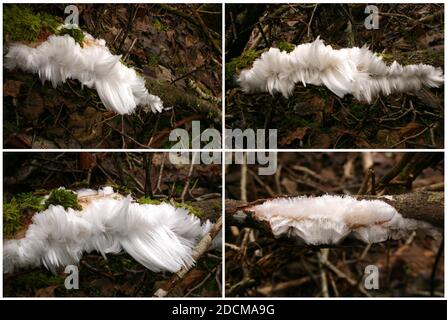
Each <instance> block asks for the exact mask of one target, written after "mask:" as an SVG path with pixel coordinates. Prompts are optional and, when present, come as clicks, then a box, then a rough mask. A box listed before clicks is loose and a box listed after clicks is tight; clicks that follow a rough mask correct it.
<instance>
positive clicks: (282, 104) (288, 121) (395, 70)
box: [225, 3, 444, 149]
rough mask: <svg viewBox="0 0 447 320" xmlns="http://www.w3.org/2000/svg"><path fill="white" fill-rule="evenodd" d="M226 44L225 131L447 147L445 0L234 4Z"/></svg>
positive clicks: (291, 141)
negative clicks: (429, 0) (432, 0)
mask: <svg viewBox="0 0 447 320" xmlns="http://www.w3.org/2000/svg"><path fill="white" fill-rule="evenodd" d="M225 49H226V51H225V52H226V56H225V61H226V64H225V96H226V100H225V104H226V106H225V117H226V119H225V126H226V128H227V130H234V129H236V128H239V129H242V130H249V129H253V130H257V129H261V130H262V129H264V130H269V129H270V130H277V132H276V135H277V148H278V149H335V148H339V149H431V148H438V149H442V148H444V76H443V70H444V4H443V3H435V4H429V3H423V4H412V3H398V4H384V3H378V4H374V5H373V4H367V3H291V4H273V3H262V4H250V3H238V4H233V3H230V4H226V6H225ZM247 148H251V147H247ZM256 148H258V149H259V148H272V147H271V144H266V145H265V146H256ZM273 148H274V149H276V146H275V147H273Z"/></svg>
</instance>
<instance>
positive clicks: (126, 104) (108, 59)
mask: <svg viewBox="0 0 447 320" xmlns="http://www.w3.org/2000/svg"><path fill="white" fill-rule="evenodd" d="M84 34H85V38H84V42H83V46H82V47H81V46H80V45H79V44H78V43H76V42H75V40H74V39H73V38H72V37H70V36H69V35H64V36H56V35H52V36H50V37H48V39H47V41H45V42H43V43H41V44H40V45H39V46H37V47H36V48H32V47H29V46H26V45H24V44H19V43H16V44H11V45H10V46H9V50H8V53H7V54H6V57H5V66H6V67H7V68H8V69H14V68H15V67H19V68H20V69H22V70H24V71H27V72H32V73H37V74H38V75H39V77H40V79H41V80H42V82H45V81H47V80H48V81H51V83H52V84H53V87H56V86H57V85H59V84H61V83H63V82H65V81H66V80H67V79H75V80H78V81H80V82H81V83H82V85H85V86H87V87H89V88H94V89H96V91H97V92H98V95H99V97H100V99H101V101H102V102H103V103H104V106H105V107H106V108H107V109H109V110H113V111H115V112H117V113H119V114H130V113H133V112H134V111H135V108H136V107H137V106H142V107H150V108H151V110H152V112H154V113H156V112H161V111H162V110H163V103H162V101H161V100H160V98H159V97H157V96H154V95H152V94H149V92H148V91H147V89H146V87H145V83H144V78H143V77H141V76H139V75H138V74H137V73H136V72H135V70H134V69H131V68H128V67H126V66H125V65H124V64H122V63H121V61H120V59H121V56H116V55H113V54H112V53H111V52H110V51H109V49H108V48H107V47H106V44H105V41H104V40H103V39H99V40H98V39H94V38H93V37H92V36H91V35H89V34H87V33H84Z"/></svg>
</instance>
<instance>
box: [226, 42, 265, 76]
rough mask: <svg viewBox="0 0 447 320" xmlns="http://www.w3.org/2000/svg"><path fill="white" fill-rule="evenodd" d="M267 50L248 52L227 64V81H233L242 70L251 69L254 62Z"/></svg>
mask: <svg viewBox="0 0 447 320" xmlns="http://www.w3.org/2000/svg"><path fill="white" fill-rule="evenodd" d="M266 50H267V49H264V50H259V51H257V50H246V51H244V52H243V53H242V55H241V56H240V57H237V58H234V59H233V60H231V61H230V62H228V63H226V64H225V81H232V80H233V79H234V76H235V75H236V74H237V73H238V72H240V71H241V70H243V69H245V68H247V67H249V66H250V65H251V64H252V63H253V61H255V60H256V59H257V58H259V57H260V56H261V54H262V53H264V52H265V51H266Z"/></svg>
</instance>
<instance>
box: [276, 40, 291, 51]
mask: <svg viewBox="0 0 447 320" xmlns="http://www.w3.org/2000/svg"><path fill="white" fill-rule="evenodd" d="M276 46H277V47H278V49H279V50H281V51H286V52H287V53H289V52H292V51H293V49H295V45H294V44H292V43H289V42H286V41H278V43H277V44H276Z"/></svg>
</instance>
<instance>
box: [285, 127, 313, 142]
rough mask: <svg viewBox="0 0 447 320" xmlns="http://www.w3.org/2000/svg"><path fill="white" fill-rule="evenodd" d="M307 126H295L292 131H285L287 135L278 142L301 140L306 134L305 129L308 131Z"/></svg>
mask: <svg viewBox="0 0 447 320" xmlns="http://www.w3.org/2000/svg"><path fill="white" fill-rule="evenodd" d="M309 130H310V128H309V127H302V128H296V129H295V130H293V131H289V132H288V133H287V136H286V137H284V138H282V139H281V141H280V142H279V143H280V144H281V145H288V144H291V143H292V142H293V141H295V140H303V138H304V137H305V136H306V134H307V131H309Z"/></svg>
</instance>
